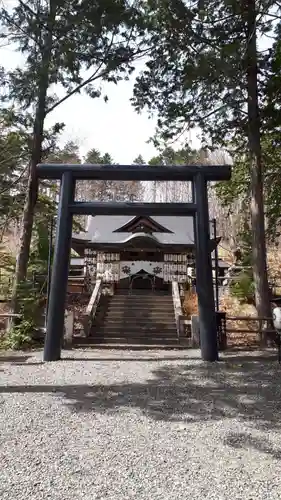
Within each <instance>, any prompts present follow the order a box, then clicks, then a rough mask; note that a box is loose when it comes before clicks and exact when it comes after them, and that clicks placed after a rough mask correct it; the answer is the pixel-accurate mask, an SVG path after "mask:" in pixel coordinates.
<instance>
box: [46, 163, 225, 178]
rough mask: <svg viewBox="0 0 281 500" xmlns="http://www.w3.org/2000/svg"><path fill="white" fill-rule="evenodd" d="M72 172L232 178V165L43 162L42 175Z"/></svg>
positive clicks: (78, 174)
mask: <svg viewBox="0 0 281 500" xmlns="http://www.w3.org/2000/svg"><path fill="white" fill-rule="evenodd" d="M66 173H71V174H72V178H73V179H95V180H116V181H118V180H120V181H154V180H159V181H192V180H193V179H194V178H195V177H196V176H197V175H198V174H201V175H202V177H204V179H205V180H206V181H227V180H229V179H230V178H231V166H230V165H153V166H151V165H92V164H84V165H79V164H77V165H75V164H73V165H71V164H56V163H50V164H42V163H41V164H39V165H37V175H38V177H39V178H41V179H60V178H61V177H62V176H63V174H66Z"/></svg>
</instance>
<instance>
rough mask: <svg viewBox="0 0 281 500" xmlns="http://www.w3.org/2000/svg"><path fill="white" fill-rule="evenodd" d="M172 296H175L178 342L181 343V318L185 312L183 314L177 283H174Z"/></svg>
mask: <svg viewBox="0 0 281 500" xmlns="http://www.w3.org/2000/svg"><path fill="white" fill-rule="evenodd" d="M172 296H173V304H174V312H175V320H176V328H177V336H178V341H179V340H180V335H181V318H182V316H183V312H182V307H181V299H180V293H179V285H178V283H177V282H176V281H173V282H172Z"/></svg>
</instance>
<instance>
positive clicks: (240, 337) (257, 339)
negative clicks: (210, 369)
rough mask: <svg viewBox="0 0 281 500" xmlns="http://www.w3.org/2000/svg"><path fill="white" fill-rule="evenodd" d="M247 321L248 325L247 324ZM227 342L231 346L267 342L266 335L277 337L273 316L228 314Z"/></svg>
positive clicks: (258, 344)
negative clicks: (273, 325)
mask: <svg viewBox="0 0 281 500" xmlns="http://www.w3.org/2000/svg"><path fill="white" fill-rule="evenodd" d="M245 323H246V325H245ZM226 333H227V344H228V346H229V347H231V346H234V345H235V346H240V345H241V346H246V345H256V346H262V345H264V344H265V339H266V337H267V338H268V337H269V338H270V339H275V338H276V331H275V330H274V329H273V327H272V318H269V317H254V316H226Z"/></svg>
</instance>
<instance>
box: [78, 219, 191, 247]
mask: <svg viewBox="0 0 281 500" xmlns="http://www.w3.org/2000/svg"><path fill="white" fill-rule="evenodd" d="M136 219H137V217H128V216H119V215H118V216H108V215H100V216H96V217H92V216H90V217H89V218H88V224H87V229H86V231H85V232H82V233H78V234H74V235H73V239H75V240H76V241H77V240H84V241H85V242H86V241H87V242H91V243H99V244H102V243H110V244H117V245H118V244H120V245H122V244H124V242H125V241H127V240H128V239H130V235H131V236H132V235H133V234H134V232H133V231H132V232H130V231H129V228H130V223H132V224H133V223H135V224H136ZM147 219H149V220H148V223H149V224H151V223H152V224H153V223H155V232H154V231H152V232H151V233H150V234H151V236H152V238H153V239H154V240H155V241H157V242H158V243H160V244H162V245H173V244H174V245H187V246H193V245H194V230H193V217H172V216H171V217H170V216H156V217H149V218H147ZM156 226H157V227H156ZM124 227H126V228H127V230H126V231H124V232H123V231H122V228H124ZM120 229H121V231H120ZM136 230H137V227H136ZM165 230H166V231H165ZM162 231H163V232H162ZM164 231H165V232H164ZM147 236H148V234H144V233H143V237H144V238H145V237H147Z"/></svg>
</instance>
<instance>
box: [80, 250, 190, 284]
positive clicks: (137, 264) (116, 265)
mask: <svg viewBox="0 0 281 500" xmlns="http://www.w3.org/2000/svg"><path fill="white" fill-rule="evenodd" d="M89 257H90V256H88V259H89ZM119 258H120V255H119V254H117V253H116V254H115V253H112V254H110V253H108V254H107V253H104V254H102V253H98V254H96V256H91V257H90V264H91V265H92V270H93V271H94V269H95V273H96V279H103V280H104V281H105V282H118V281H119V280H120V279H125V278H128V277H130V276H133V275H134V274H137V273H139V272H140V271H144V272H145V273H148V274H151V275H153V276H157V277H159V278H162V279H163V280H164V282H166V283H169V282H172V281H177V282H179V283H184V282H185V281H186V280H187V275H188V271H187V269H188V262H187V256H186V255H184V254H165V255H164V261H158V262H157V261H156V262H155V261H148V260H135V261H132V260H130V261H128V260H122V261H120V260H119Z"/></svg>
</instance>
